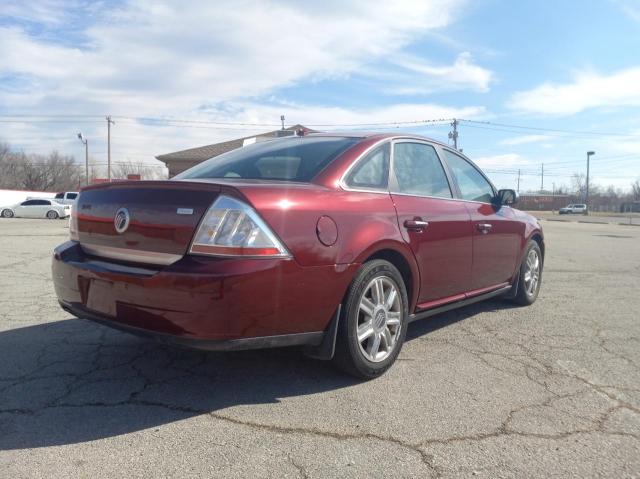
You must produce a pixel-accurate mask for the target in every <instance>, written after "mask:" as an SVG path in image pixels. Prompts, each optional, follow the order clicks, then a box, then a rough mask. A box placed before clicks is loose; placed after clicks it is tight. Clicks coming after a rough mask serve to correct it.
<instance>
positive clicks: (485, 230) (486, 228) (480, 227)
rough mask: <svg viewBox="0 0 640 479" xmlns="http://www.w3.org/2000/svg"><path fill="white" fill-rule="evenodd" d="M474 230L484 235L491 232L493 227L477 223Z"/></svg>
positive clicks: (489, 224) (488, 224)
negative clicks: (476, 229)
mask: <svg viewBox="0 0 640 479" xmlns="http://www.w3.org/2000/svg"><path fill="white" fill-rule="evenodd" d="M476 228H478V230H480V232H481V233H482V234H485V235H486V234H487V233H488V232H489V231H491V228H493V225H492V224H491V223H478V224H476Z"/></svg>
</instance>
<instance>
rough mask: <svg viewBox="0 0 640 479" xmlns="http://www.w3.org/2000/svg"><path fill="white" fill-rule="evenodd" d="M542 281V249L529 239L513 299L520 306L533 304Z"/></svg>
mask: <svg viewBox="0 0 640 479" xmlns="http://www.w3.org/2000/svg"><path fill="white" fill-rule="evenodd" d="M541 283H542V251H541V250H540V245H538V243H537V242H535V241H533V240H530V241H529V243H528V244H527V249H526V250H525V253H524V258H523V260H522V264H521V265H520V271H519V273H518V293H517V294H516V296H515V298H513V300H514V301H515V302H516V303H518V304H521V305H522V306H529V305H530V304H533V303H534V302H535V300H536V298H537V297H538V293H539V292H540V284H541Z"/></svg>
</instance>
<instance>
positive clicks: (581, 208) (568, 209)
mask: <svg viewBox="0 0 640 479" xmlns="http://www.w3.org/2000/svg"><path fill="white" fill-rule="evenodd" d="M586 212H587V205H585V204H584V203H572V204H570V205H567V206H565V207H564V208H560V210H559V211H558V213H560V214H561V215H577V214H584V213H586Z"/></svg>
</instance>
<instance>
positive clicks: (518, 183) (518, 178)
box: [517, 168, 520, 193]
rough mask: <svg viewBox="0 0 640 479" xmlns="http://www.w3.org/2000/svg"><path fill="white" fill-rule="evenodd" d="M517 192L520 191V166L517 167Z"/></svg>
mask: <svg viewBox="0 0 640 479" xmlns="http://www.w3.org/2000/svg"><path fill="white" fill-rule="evenodd" d="M517 191H518V193H520V168H518V190H517Z"/></svg>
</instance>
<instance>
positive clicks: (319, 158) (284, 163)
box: [175, 137, 360, 182]
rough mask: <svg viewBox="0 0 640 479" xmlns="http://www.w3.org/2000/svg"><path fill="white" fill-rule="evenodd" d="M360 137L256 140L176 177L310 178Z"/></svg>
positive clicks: (302, 179) (182, 178)
mask: <svg viewBox="0 0 640 479" xmlns="http://www.w3.org/2000/svg"><path fill="white" fill-rule="evenodd" d="M358 141H360V138H343V137H340V138H338V137H294V138H282V139H278V140H271V141H265V142H262V143H254V144H253V145H249V146H245V147H242V148H238V149H237V150H233V151H230V152H228V153H224V154H222V155H220V156H216V157H214V158H211V159H210V160H207V161H205V162H204V163H200V164H199V165H196V166H194V167H193V168H190V169H188V170H187V171H185V172H183V173H181V174H179V175H177V176H176V177H175V179H178V180H184V179H195V178H245V179H250V180H284V181H303V182H307V181H311V180H312V179H313V177H315V176H316V175H317V174H318V173H320V171H322V169H323V168H324V167H325V166H327V165H328V164H329V163H331V161H332V160H334V159H335V158H336V157H337V156H338V155H340V154H341V153H343V152H344V151H346V150H347V149H348V148H350V147H351V146H353V145H354V144H356V143H357V142H358Z"/></svg>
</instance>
